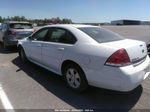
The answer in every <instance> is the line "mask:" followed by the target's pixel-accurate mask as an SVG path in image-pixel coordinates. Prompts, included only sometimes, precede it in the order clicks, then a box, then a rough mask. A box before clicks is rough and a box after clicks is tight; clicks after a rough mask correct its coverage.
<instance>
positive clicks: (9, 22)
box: [4, 21, 31, 24]
mask: <svg viewBox="0 0 150 112" xmlns="http://www.w3.org/2000/svg"><path fill="white" fill-rule="evenodd" d="M4 23H8V24H11V23H27V24H31V23H29V22H26V21H5V22H4Z"/></svg>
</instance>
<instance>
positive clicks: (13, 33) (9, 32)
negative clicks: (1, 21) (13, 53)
mask: <svg viewBox="0 0 150 112" xmlns="http://www.w3.org/2000/svg"><path fill="white" fill-rule="evenodd" d="M8 35H16V32H15V31H14V30H8Z"/></svg>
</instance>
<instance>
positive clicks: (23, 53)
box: [19, 47, 28, 63]
mask: <svg viewBox="0 0 150 112" xmlns="http://www.w3.org/2000/svg"><path fill="white" fill-rule="evenodd" d="M19 57H20V59H21V61H22V62H24V63H26V62H28V59H27V57H26V54H25V52H24V49H23V48H22V47H19Z"/></svg>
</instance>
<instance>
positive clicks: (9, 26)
mask: <svg viewBox="0 0 150 112" xmlns="http://www.w3.org/2000/svg"><path fill="white" fill-rule="evenodd" d="M33 32H34V29H33V26H32V24H31V23H29V22H17V21H8V22H4V23H2V28H1V30H0V42H2V43H3V46H4V48H5V49H7V48H8V47H9V46H12V45H17V42H18V40H20V39H23V38H25V37H28V36H29V35H31V34H32V33H33Z"/></svg>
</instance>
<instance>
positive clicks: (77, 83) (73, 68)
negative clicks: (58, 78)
mask: <svg viewBox="0 0 150 112" xmlns="http://www.w3.org/2000/svg"><path fill="white" fill-rule="evenodd" d="M63 74H64V79H65V81H66V83H67V85H68V86H69V87H70V88H71V89H72V90H74V91H76V92H82V91H84V90H85V89H86V88H87V87H88V83H87V80H86V77H85V74H84V72H83V71H82V69H81V68H80V67H79V66H77V65H75V64H69V65H67V66H66V67H65V69H64V73H63Z"/></svg>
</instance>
